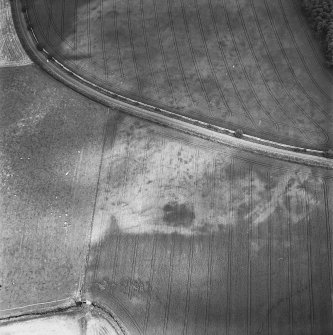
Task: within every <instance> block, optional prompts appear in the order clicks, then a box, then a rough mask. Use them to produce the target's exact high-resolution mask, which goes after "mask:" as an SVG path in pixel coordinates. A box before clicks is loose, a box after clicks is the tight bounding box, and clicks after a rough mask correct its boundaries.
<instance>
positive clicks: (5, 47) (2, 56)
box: [0, 0, 31, 67]
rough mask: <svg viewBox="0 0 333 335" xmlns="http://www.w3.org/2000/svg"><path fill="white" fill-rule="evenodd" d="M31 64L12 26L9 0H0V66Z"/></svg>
mask: <svg viewBox="0 0 333 335" xmlns="http://www.w3.org/2000/svg"><path fill="white" fill-rule="evenodd" d="M27 64H31V60H30V58H29V57H28V56H27V55H26V53H25V51H24V50H23V48H22V46H21V44H20V42H19V39H18V37H17V35H16V31H15V28H14V24H13V20H12V14H11V10H10V4H9V0H0V67H4V66H20V65H27Z"/></svg>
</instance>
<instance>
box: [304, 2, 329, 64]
mask: <svg viewBox="0 0 333 335" xmlns="http://www.w3.org/2000/svg"><path fill="white" fill-rule="evenodd" d="M301 5H302V9H303V12H304V13H305V15H306V17H307V18H308V21H309V22H310V25H311V27H312V29H313V30H314V31H315V33H316V36H317V38H318V39H320V41H321V43H322V46H323V48H324V52H325V56H326V60H327V65H328V66H330V67H332V66H333V0H301Z"/></svg>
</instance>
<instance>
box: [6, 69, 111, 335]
mask: <svg viewBox="0 0 333 335" xmlns="http://www.w3.org/2000/svg"><path fill="white" fill-rule="evenodd" d="M0 78H1V80H0V102H1V103H0V105H1V108H0V246H1V247H0V248H1V249H0V250H1V252H0V254H1V255H0V316H1V317H4V316H6V315H13V314H14V315H15V314H20V313H22V312H23V313H24V312H27V311H28V310H31V309H33V310H34V309H36V308H44V307H46V308H48V307H50V305H52V303H53V304H60V303H62V299H68V298H72V297H74V296H75V295H76V294H77V290H78V289H79V284H80V278H82V274H83V272H84V262H85V257H86V251H87V246H88V240H87V238H88V237H89V225H90V221H91V217H92V209H93V199H94V194H95V187H96V183H97V178H98V167H99V160H100V153H101V148H102V138H103V134H102V132H101V128H103V124H104V122H105V119H106V116H107V109H106V108H105V107H103V106H99V105H96V104H94V103H92V102H91V101H89V100H88V99H86V98H84V97H82V96H80V95H79V94H75V93H74V92H72V91H71V90H68V89H66V88H65V87H64V86H63V85H61V84H59V83H58V82H55V81H54V80H52V79H51V78H50V77H49V76H47V75H46V74H45V73H44V72H42V71H41V70H40V69H39V68H37V67H36V66H32V65H30V66H25V67H15V68H14V67H10V68H2V69H0ZM47 302H52V303H50V304H48V303H47ZM0 333H1V331H0Z"/></svg>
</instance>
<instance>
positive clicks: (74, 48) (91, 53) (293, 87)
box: [22, 0, 333, 149]
mask: <svg viewBox="0 0 333 335" xmlns="http://www.w3.org/2000/svg"><path fill="white" fill-rule="evenodd" d="M22 5H27V7H28V16H29V18H30V23H31V24H32V25H33V29H34V32H35V34H36V36H37V38H38V40H39V41H40V42H41V43H42V44H43V45H44V47H45V49H46V50H48V51H49V52H50V53H51V54H52V55H54V57H55V58H57V59H58V60H60V61H61V62H62V63H64V64H65V65H66V66H68V67H70V68H71V69H72V70H73V71H75V72H76V73H78V74H80V75H81V76H83V77H85V78H88V79H89V80H91V81H93V82H94V83H97V84H99V85H100V86H102V87H104V88H108V89H110V90H113V91H116V92H118V93H121V94H123V95H125V96H127V97H130V98H133V99H136V100H140V101H144V102H147V103H149V104H152V105H154V106H159V107H163V108H166V109H169V110H172V111H174V112H176V113H179V114H182V115H186V116H190V117H192V118H195V119H198V120H203V121H206V122H208V123H212V124H216V125H220V126H223V127H227V128H230V129H233V130H236V129H237V128H241V129H242V130H243V131H244V132H245V133H247V134H251V135H254V136H258V137H262V138H265V139H268V140H273V141H277V142H281V143H286V144H292V145H297V146H301V147H305V148H316V149H329V148H330V147H331V146H332V129H333V124H332V120H331V112H332V111H331V109H332V83H333V76H332V72H331V70H329V69H327V68H325V66H324V62H325V61H324V59H323V56H322V55H321V51H320V46H319V45H318V44H317V41H315V39H314V38H313V35H312V32H311V31H310V29H309V28H308V25H307V22H306V20H305V18H304V17H303V16H302V13H301V10H300V4H299V2H298V1H297V0H224V1H220V0H180V1H172V0H125V1H124V0H121V1H120V0H110V1H103V0H75V1H65V0H52V1H51V0H36V1H31V2H26V1H25V0H22Z"/></svg>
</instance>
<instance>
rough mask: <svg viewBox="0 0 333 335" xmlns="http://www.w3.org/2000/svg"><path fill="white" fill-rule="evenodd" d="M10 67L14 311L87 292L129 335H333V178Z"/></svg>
mask: <svg viewBox="0 0 333 335" xmlns="http://www.w3.org/2000/svg"><path fill="white" fill-rule="evenodd" d="M0 70H1V71H0V75H1V78H3V79H2V80H3V83H4V84H3V86H2V87H1V91H0V98H1V99H0V101H6V106H5V108H1V109H0V116H1V123H0V126H1V132H0V134H1V136H0V157H1V160H0V177H1V179H0V180H1V183H0V194H1V202H0V218H1V220H0V245H1V257H0V261H1V267H0V285H1V286H0V317H4V316H13V315H17V314H24V313H27V312H34V311H36V310H43V309H48V308H50V307H52V306H61V305H63V304H68V303H70V302H71V301H72V300H71V299H73V298H75V297H78V296H80V295H81V294H82V296H83V298H85V299H88V300H90V301H93V302H94V303H97V304H98V305H100V306H104V307H105V308H107V309H108V310H111V311H112V312H113V313H114V314H115V315H116V316H117V317H118V318H119V319H120V321H121V322H123V324H124V325H125V327H126V328H127V329H128V330H129V331H130V334H147V335H148V334H198V335H199V334H200V335H202V334H229V335H236V334H237V335H238V334H302V335H310V334H316V335H317V334H318V335H319V334H322V335H326V334H330V333H332V331H333V319H332V313H331V311H332V298H331V297H332V289H333V287H332V217H333V216H332V215H333V213H332V206H331V203H332V201H333V191H332V190H333V179H332V178H333V175H332V171H330V170H326V169H320V168H309V167H306V166H301V165H298V164H291V163H286V162H283V161H279V160H275V159H271V158H267V157H263V156H260V155H256V154H251V153H248V152H243V151H241V150H236V149H231V148H228V147H226V146H223V145H219V144H214V143H212V142H209V141H205V140H202V139H198V138H195V137H191V136H189V135H185V134H181V133H179V132H177V131H175V130H171V129H168V128H165V127H161V126H159V125H156V124H153V123H150V122H147V121H142V120H140V119H136V118H133V117H130V116H126V115H125V114H121V113H119V112H117V111H114V110H112V109H107V108H106V107H104V106H102V105H99V104H97V103H94V102H92V101H90V100H88V99H86V98H85V97H83V96H81V95H79V94H76V93H75V92H73V91H72V90H70V89H67V88H66V87H64V86H63V85H61V84H60V83H58V82H56V81H54V80H53V79H51V78H50V77H49V76H47V75H46V74H44V73H43V72H42V71H41V70H40V69H38V68H37V67H36V66H35V65H33V66H27V67H20V68H4V69H0ZM0 332H1V330H0Z"/></svg>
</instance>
